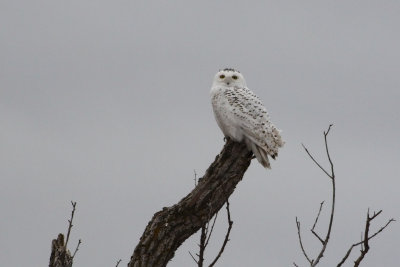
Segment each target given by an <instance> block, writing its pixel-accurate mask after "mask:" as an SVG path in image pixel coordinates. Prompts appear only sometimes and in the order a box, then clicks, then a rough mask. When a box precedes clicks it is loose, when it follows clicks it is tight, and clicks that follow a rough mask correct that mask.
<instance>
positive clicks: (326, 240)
mask: <svg viewBox="0 0 400 267" xmlns="http://www.w3.org/2000/svg"><path fill="white" fill-rule="evenodd" d="M331 127H332V124H330V125H329V127H328V130H327V131H326V132H324V140H325V148H326V155H327V157H328V159H329V164H330V165H331V174H330V175H329V174H328V176H329V177H330V178H331V182H332V206H331V216H330V218H329V226H328V231H327V233H326V237H325V239H324V241H323V243H322V244H323V245H322V249H321V251H320V253H319V254H318V256H317V258H316V259H315V260H314V262H313V264H312V266H316V265H317V264H318V262H319V261H320V259H321V258H322V257H323V256H324V252H325V250H326V246H327V245H328V241H329V238H330V235H331V231H332V225H333V216H334V214H335V199H336V185H335V172H334V170H333V163H332V160H331V156H330V154H329V149H328V139H327V136H328V134H329V131H330V130H331ZM318 165H319V164H318ZM319 166H320V165H319ZM325 173H326V172H325Z"/></svg>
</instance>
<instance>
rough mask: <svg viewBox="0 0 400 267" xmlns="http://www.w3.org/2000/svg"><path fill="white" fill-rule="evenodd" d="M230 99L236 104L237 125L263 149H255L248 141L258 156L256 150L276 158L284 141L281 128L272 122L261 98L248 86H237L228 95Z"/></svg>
mask: <svg viewBox="0 0 400 267" xmlns="http://www.w3.org/2000/svg"><path fill="white" fill-rule="evenodd" d="M228 101H229V102H230V103H232V105H233V106H234V109H233V113H234V116H235V118H236V122H237V124H238V125H237V126H239V127H240V128H241V130H242V131H243V134H244V136H245V138H247V139H248V140H249V141H251V143H253V144H254V145H256V147H258V148H261V150H262V151H261V152H260V151H254V150H255V149H254V147H253V145H252V144H251V143H250V144H249V143H248V146H250V148H251V149H252V150H253V152H254V154H255V155H256V156H257V153H256V152H260V153H261V154H263V153H262V152H266V153H267V154H268V155H270V156H271V157H272V158H275V156H277V155H278V149H279V147H282V146H283V141H282V138H281V135H280V132H279V130H278V129H277V128H276V127H275V126H274V125H273V124H272V123H271V122H270V120H269V116H268V113H267V110H266V108H265V107H264V105H263V103H262V102H261V100H260V98H258V97H257V96H256V95H255V94H254V93H253V92H252V91H251V90H249V89H248V88H236V90H234V92H233V93H231V94H230V95H229V96H228ZM247 142H248V141H247ZM257 158H259V157H257Z"/></svg>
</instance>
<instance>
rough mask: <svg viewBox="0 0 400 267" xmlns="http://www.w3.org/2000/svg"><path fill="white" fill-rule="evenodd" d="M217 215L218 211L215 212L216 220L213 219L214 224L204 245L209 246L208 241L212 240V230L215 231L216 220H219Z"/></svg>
mask: <svg viewBox="0 0 400 267" xmlns="http://www.w3.org/2000/svg"><path fill="white" fill-rule="evenodd" d="M217 217H218V212H217V213H215V216H214V221H213V223H212V225H211V230H210V233H209V234H208V237H207V240H206V243H205V244H204V246H206V247H207V245H208V241H210V238H211V235H212V232H213V230H214V225H215V221H216V220H217ZM207 229H208V226H207Z"/></svg>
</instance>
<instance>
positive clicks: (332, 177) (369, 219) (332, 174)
mask: <svg viewBox="0 0 400 267" xmlns="http://www.w3.org/2000/svg"><path fill="white" fill-rule="evenodd" d="M331 127H332V124H331V125H329V127H328V130H327V131H326V132H324V141H325V151H326V155H327V158H328V161H329V164H330V172H328V171H327V170H326V169H325V168H324V167H322V165H321V164H320V163H319V162H318V161H317V160H315V158H314V157H313V156H312V155H311V153H310V152H309V151H308V149H307V148H306V147H305V146H304V145H303V148H304V149H305V151H306V152H307V154H308V156H309V157H310V158H311V159H312V161H313V162H314V163H315V164H316V165H317V166H318V167H319V168H320V169H321V170H322V171H323V172H324V173H325V174H326V175H327V176H328V177H329V178H330V180H331V182H332V206H331V214H330V219H329V226H328V231H327V234H326V236H325V238H324V239H322V238H321V237H320V236H319V235H318V234H317V232H316V231H315V226H316V225H317V223H318V219H319V216H320V214H321V211H322V208H323V204H324V202H321V204H320V207H319V210H318V214H317V216H316V218H315V221H314V225H313V226H312V228H311V230H310V231H311V233H312V234H313V235H314V236H315V237H316V238H317V239H318V240H319V241H320V242H321V244H322V248H321V250H320V252H319V254H318V256H317V257H316V258H315V259H310V257H309V256H308V255H307V253H306V251H305V249H304V246H303V242H302V239H301V234H300V222H299V221H298V220H297V217H296V225H297V232H298V239H299V243H300V247H301V250H302V252H303V255H304V256H305V258H306V259H307V261H308V262H309V263H310V266H316V265H317V264H318V263H319V261H320V260H321V258H322V257H323V256H324V252H325V250H326V246H327V244H328V241H329V237H330V234H331V230H332V225H333V216H334V213H335V195H336V185H335V171H334V168H333V162H332V159H331V156H330V153H329V148H328V140H327V137H328V134H329V131H330V130H331ZM381 212H382V210H380V211H378V212H374V214H373V215H372V216H370V214H369V210H368V212H367V219H366V222H365V228H364V236H363V237H362V238H361V239H362V240H361V241H360V242H358V243H355V244H353V245H351V247H350V248H349V250H348V251H347V253H346V255H345V256H344V257H343V259H342V260H341V261H340V262H339V263H338V265H337V267H340V266H342V264H343V263H344V262H345V261H346V260H347V259H348V257H349V256H350V253H351V251H352V249H353V248H355V247H357V246H361V250H360V256H359V257H358V258H357V259H356V261H355V262H354V266H355V267H358V266H359V265H360V263H361V261H362V260H363V259H364V257H365V255H366V254H367V253H368V251H369V240H370V239H372V238H374V237H375V236H376V235H378V234H379V233H381V232H382V231H383V230H385V229H386V227H387V226H388V225H389V224H390V223H391V222H393V221H395V220H394V219H390V220H389V221H388V222H387V223H386V224H385V225H384V226H383V227H381V228H380V229H379V230H378V231H377V232H375V233H374V234H372V235H369V230H370V225H371V222H372V221H373V220H374V219H375V218H376V217H377V216H379V214H381ZM293 265H294V266H296V267H298V265H297V264H296V263H295V262H294V263H293Z"/></svg>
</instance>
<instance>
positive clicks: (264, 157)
mask: <svg viewBox="0 0 400 267" xmlns="http://www.w3.org/2000/svg"><path fill="white" fill-rule="evenodd" d="M246 144H247V147H248V148H249V149H251V151H253V154H254V155H255V156H256V158H257V160H258V162H260V164H261V165H263V166H264V168H266V169H271V164H270V163H269V159H268V154H267V151H265V150H264V149H263V148H262V147H260V146H258V145H257V144H255V143H254V142H252V141H251V140H249V139H246Z"/></svg>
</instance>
